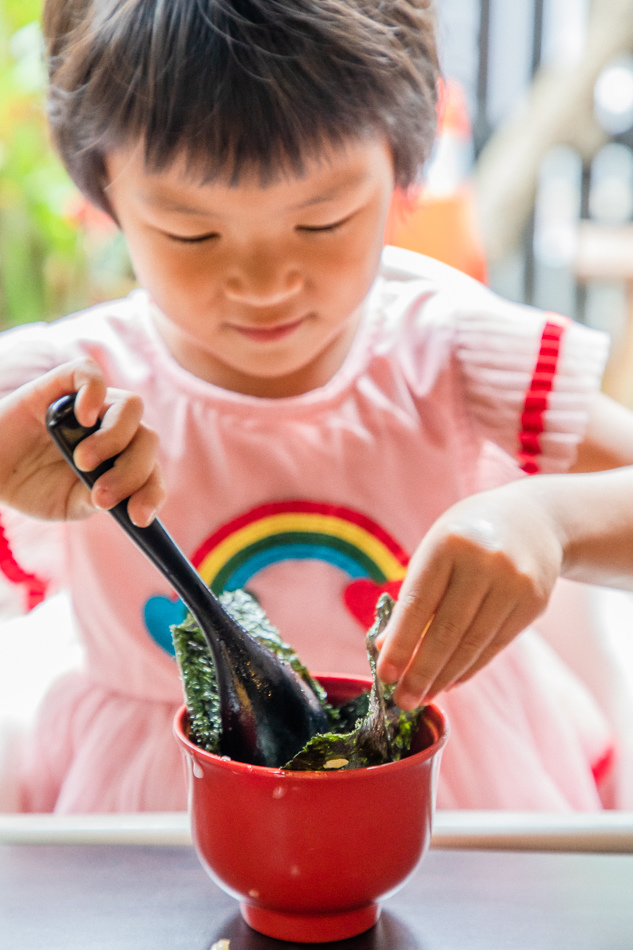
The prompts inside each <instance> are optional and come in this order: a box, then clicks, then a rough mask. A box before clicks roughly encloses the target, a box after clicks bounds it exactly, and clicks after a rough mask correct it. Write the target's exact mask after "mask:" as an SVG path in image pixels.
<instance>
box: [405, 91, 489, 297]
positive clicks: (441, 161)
mask: <svg viewBox="0 0 633 950" xmlns="http://www.w3.org/2000/svg"><path fill="white" fill-rule="evenodd" d="M438 116H439V131H438V138H437V143H436V148H435V153H434V155H433V157H432V159H431V161H430V163H429V167H428V169H427V172H426V176H425V182H424V184H422V185H420V186H418V187H415V186H414V187H413V188H412V189H411V190H410V191H409V192H407V193H404V192H401V191H398V192H396V193H395V195H394V197H393V200H392V203H391V208H390V211H389V218H388V221H387V231H386V242H387V244H395V245H396V246H397V247H403V248H406V249H407V250H409V251H417V252H418V253H419V254H427V255H428V256H429V257H434V258H436V259H437V260H439V261H443V262H444V263H445V264H450V265H451V266H452V267H456V268H458V269H459V270H461V271H464V273H466V274H469V275H470V276H471V277H474V278H475V279H476V280H479V281H481V282H482V283H486V280H487V267H486V258H485V255H484V250H483V244H482V241H481V238H480V236H479V233H478V230H477V224H476V220H475V211H474V199H473V191H472V185H471V183H470V171H471V168H472V154H473V149H472V127H471V124H470V118H469V115H468V108H467V104H466V99H465V96H464V93H463V91H462V89H461V87H460V86H459V85H458V84H457V83H455V82H454V81H452V80H449V81H448V82H446V83H442V85H441V89H440V101H439V105H438Z"/></svg>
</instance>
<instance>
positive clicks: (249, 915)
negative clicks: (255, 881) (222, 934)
mask: <svg viewBox="0 0 633 950" xmlns="http://www.w3.org/2000/svg"><path fill="white" fill-rule="evenodd" d="M240 910H241V912H242V917H243V918H244V920H245V921H246V923H247V924H248V925H249V927H252V928H253V930H257V931H258V932H259V933H261V934H265V936H267V937H274V938H275V939H276V940H288V941H291V942H294V943H327V942H329V941H332V940H347V939H348V938H349V937H356V936H357V935H358V934H362V933H364V932H365V931H366V930H369V928H370V927H373V926H374V924H375V923H376V922H377V920H378V918H379V917H380V905H379V904H369V905H367V906H366V907H359V908H357V909H356V910H346V911H341V912H340V913H335V914H290V913H284V912H283V911H278V910H269V909H268V908H266V907H257V906H254V905H253V904H247V903H246V902H245V901H244V902H242V903H240Z"/></svg>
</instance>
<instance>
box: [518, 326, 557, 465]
mask: <svg viewBox="0 0 633 950" xmlns="http://www.w3.org/2000/svg"><path fill="white" fill-rule="evenodd" d="M566 327H567V321H565V322H563V321H562V320H561V318H560V317H558V318H557V322H554V321H553V320H548V321H547V323H546V324H545V327H544V329H543V335H542V336H541V345H540V347H539V353H538V356H537V358H536V364H535V366H534V372H533V373H532V379H531V380H530V385H529V386H528V389H527V392H526V394H525V402H524V404H523V412H522V413H521V428H520V430H519V437H518V442H519V451H518V454H517V458H518V461H519V465H520V467H521V469H522V470H523V471H524V472H525V473H526V474H527V475H535V474H536V473H537V472H540V470H541V469H540V466H539V463H538V457H539V455H541V439H540V436H541V433H542V432H543V431H544V430H545V413H546V412H547V408H548V405H549V395H550V393H551V391H552V387H553V385H554V377H555V376H556V369H557V367H558V359H559V356H560V346H561V340H562V338H563V334H564V332H565V329H566Z"/></svg>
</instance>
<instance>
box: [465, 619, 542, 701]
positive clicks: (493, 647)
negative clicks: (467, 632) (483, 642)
mask: <svg viewBox="0 0 633 950" xmlns="http://www.w3.org/2000/svg"><path fill="white" fill-rule="evenodd" d="M533 620H534V615H533V613H531V612H530V613H529V614H528V613H526V611H525V610H524V609H523V608H522V607H520V606H517V607H515V608H514V610H513V611H512V613H511V614H510V616H509V617H508V619H507V620H506V622H505V624H504V625H503V626H502V627H501V628H500V629H499V631H498V632H497V634H496V636H495V637H494V638H493V639H492V640H491V641H490V643H489V644H488V646H487V647H486V648H485V649H484V650H483V651H482V652H481V653H480V655H479V656H478V657H477V659H476V660H475V661H474V663H473V664H472V666H470V668H469V669H468V670H467V671H466V672H465V673H463V674H462V675H461V676H460V677H459V678H458V679H456V680H455V682H454V683H453V684H452V685H453V686H458V685H461V684H462V683H466V682H467V681H468V680H469V679H471V678H472V677H473V676H474V675H475V674H476V673H478V672H479V671H480V670H482V669H483V668H484V667H485V666H487V665H488V663H490V661H491V660H493V659H494V658H495V657H496V656H497V654H498V653H501V651H502V650H505V648H506V647H507V646H508V645H509V644H510V643H512V641H513V640H514V639H515V638H516V637H517V636H518V635H519V634H520V633H523V631H524V630H525V629H526V628H527V627H529V625H530V623H531V622H532V621H533Z"/></svg>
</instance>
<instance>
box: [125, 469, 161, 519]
mask: <svg viewBox="0 0 633 950" xmlns="http://www.w3.org/2000/svg"><path fill="white" fill-rule="evenodd" d="M165 498H166V491H165V484H164V482H163V476H162V473H161V471H160V469H159V467H158V465H155V466H154V469H153V471H152V473H151V474H150V476H149V478H148V479H147V481H146V482H145V484H144V485H143V486H142V487H141V488H140V489H139V490H138V491H137V492H134V494H133V495H131V496H130V500H129V501H128V503H127V513H128V515H129V516H130V520H131V521H132V523H133V524H135V525H137V527H139V528H146V527H147V526H148V525H149V524H151V523H152V521H153V520H154V518H155V517H156V515H157V514H158V512H159V511H160V509H161V508H162V506H163V504H164V502H165Z"/></svg>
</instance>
